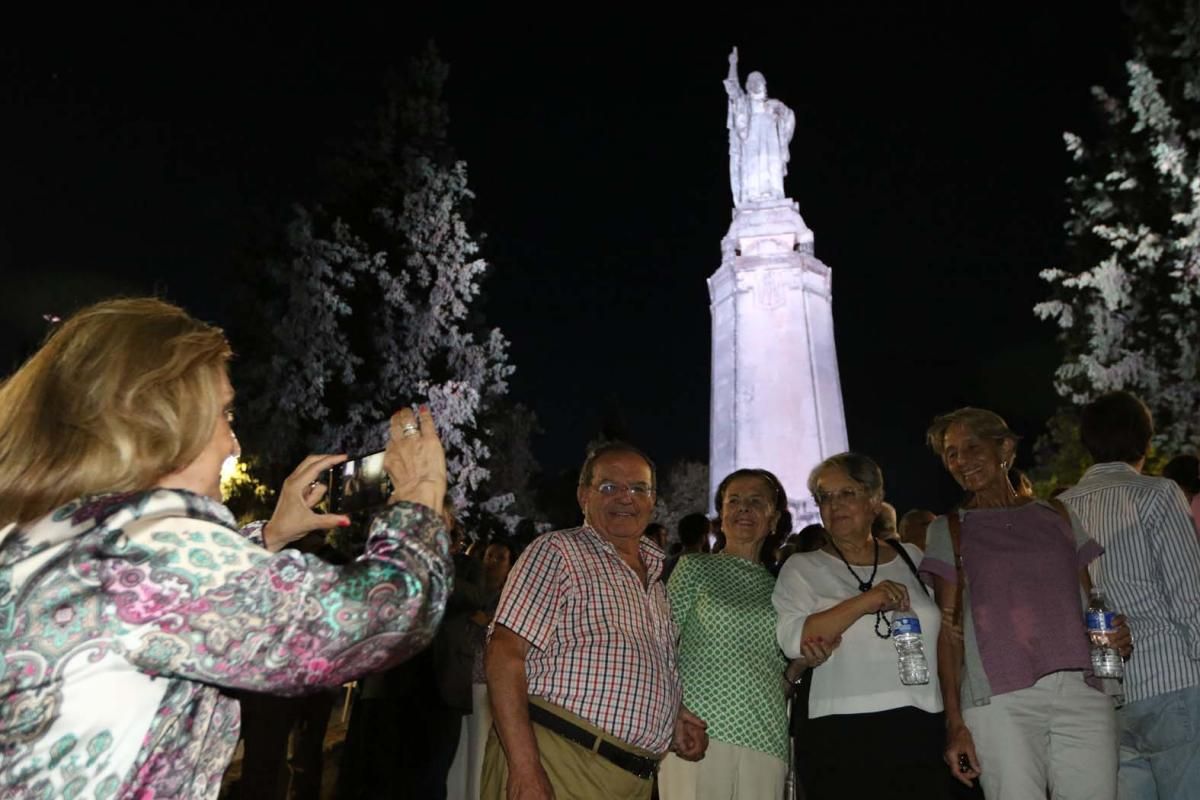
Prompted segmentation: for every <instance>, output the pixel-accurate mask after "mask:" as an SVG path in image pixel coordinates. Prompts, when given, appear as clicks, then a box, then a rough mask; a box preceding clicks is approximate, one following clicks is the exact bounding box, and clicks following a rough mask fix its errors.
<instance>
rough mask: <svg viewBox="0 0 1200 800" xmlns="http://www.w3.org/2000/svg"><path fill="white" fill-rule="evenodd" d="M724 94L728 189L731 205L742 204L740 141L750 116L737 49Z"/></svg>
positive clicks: (732, 55) (730, 62) (733, 56)
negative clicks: (727, 134)
mask: <svg viewBox="0 0 1200 800" xmlns="http://www.w3.org/2000/svg"><path fill="white" fill-rule="evenodd" d="M725 94H726V95H727V96H728V97H729V103H728V108H727V110H726V113H725V127H726V128H728V129H729V189H730V191H731V192H733V204H734V205H735V206H740V205H741V204H742V139H744V138H745V137H746V127H747V123H748V122H749V119H750V116H749V114H748V111H747V107H746V93H745V92H743V91H742V85H741V79H740V78H739V77H738V51H737V47H734V48H733V50H732V51H731V52H730V53H729V74H728V75H726V76H725Z"/></svg>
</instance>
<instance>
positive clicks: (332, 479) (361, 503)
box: [329, 450, 392, 514]
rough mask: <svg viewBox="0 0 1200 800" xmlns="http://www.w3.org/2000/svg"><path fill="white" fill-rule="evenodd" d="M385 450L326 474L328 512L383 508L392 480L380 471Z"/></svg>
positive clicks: (336, 467)
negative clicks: (327, 476)
mask: <svg viewBox="0 0 1200 800" xmlns="http://www.w3.org/2000/svg"><path fill="white" fill-rule="evenodd" d="M384 456H385V451H383V450H380V451H379V452H377V453H371V454H369V455H365V456H359V457H357V458H352V459H350V460H348V461H345V462H343V463H341V464H339V465H337V466H335V467H334V468H333V469H332V470H330V472H329V510H330V511H332V512H333V513H335V514H355V513H358V512H360V511H370V510H372V509H376V508H380V507H382V506H385V505H387V503H388V498H390V497H391V494H392V481H391V478H390V477H389V476H388V474H387V471H386V470H384V468H383V461H384Z"/></svg>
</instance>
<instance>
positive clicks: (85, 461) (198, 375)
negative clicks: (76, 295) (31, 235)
mask: <svg viewBox="0 0 1200 800" xmlns="http://www.w3.org/2000/svg"><path fill="white" fill-rule="evenodd" d="M230 356H231V352H230V349H229V344H228V342H227V341H226V340H225V335H224V333H222V331H221V330H220V329H219V328H216V327H213V326H211V325H207V324H205V323H203V322H200V321H198V320H196V319H193V318H192V317H190V316H189V315H188V314H187V312H185V311H184V310H183V309H181V308H178V307H176V306H173V305H171V304H169V303H166V302H164V301H162V300H157V299H154V298H130V299H119V300H106V301H104V302H101V303H97V304H96V305H93V306H90V307H89V308H85V309H83V310H82V311H80V312H78V313H77V314H75V315H74V316H72V317H71V318H70V319H68V320H66V321H65V322H64V323H62V325H61V326H60V327H59V328H58V329H57V330H55V331H54V333H53V334H52V335H51V336H50V337H49V339H47V341H46V343H45V344H44V345H42V347H41V349H40V350H38V351H37V352H36V353H35V354H34V355H33V356H31V357H30V359H29V360H28V361H26V362H25V364H24V365H22V367H21V368H20V369H19V370H17V371H16V372H15V373H13V374H12V375H10V376H9V377H8V378H7V379H6V380H5V381H4V382H3V383H2V384H0V526H3V525H6V524H8V523H10V522H17V523H24V522H29V521H32V520H35V519H38V518H39V517H42V516H44V515H45V514H47V513H49V512H50V511H52V510H53V509H55V508H57V507H58V506H60V505H62V504H63V503H66V502H67V501H69V500H73V499H75V498H77V497H80V496H83V495H87V494H93V493H97V492H106V491H118V492H119V491H137V490H142V489H148V488H150V487H151V486H153V485H154V484H155V483H156V482H157V481H158V480H160V479H161V478H162V477H164V476H166V475H169V474H171V473H172V472H175V471H176V470H179V469H182V468H183V467H185V466H187V465H188V464H190V463H191V462H192V461H193V460H195V459H196V457H197V456H199V455H200V453H201V451H202V450H203V449H204V447H205V446H206V445H207V444H208V441H209V439H210V438H211V437H212V432H213V429H214V427H215V426H216V424H217V418H218V415H219V414H220V413H221V403H222V400H223V398H222V397H221V396H220V392H221V388H222V384H221V378H222V376H223V375H224V374H225V369H226V363H227V362H228V360H229V358H230Z"/></svg>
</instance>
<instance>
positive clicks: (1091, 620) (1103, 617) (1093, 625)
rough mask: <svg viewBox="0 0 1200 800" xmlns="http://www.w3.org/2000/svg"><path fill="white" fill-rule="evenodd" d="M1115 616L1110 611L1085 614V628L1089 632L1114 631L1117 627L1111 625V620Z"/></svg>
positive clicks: (1090, 611)
mask: <svg viewBox="0 0 1200 800" xmlns="http://www.w3.org/2000/svg"><path fill="white" fill-rule="evenodd" d="M1116 616H1117V615H1116V614H1114V613H1113V612H1111V611H1092V610H1089V611H1088V612H1087V627H1088V630H1089V631H1112V630H1116V629H1117V626H1116V625H1115V624H1114V623H1113V619H1114V618H1115V617H1116Z"/></svg>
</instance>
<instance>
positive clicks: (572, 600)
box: [495, 526, 683, 753]
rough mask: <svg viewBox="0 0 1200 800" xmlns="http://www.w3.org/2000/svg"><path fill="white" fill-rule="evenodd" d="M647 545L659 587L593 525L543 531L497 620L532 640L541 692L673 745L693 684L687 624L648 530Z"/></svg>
mask: <svg viewBox="0 0 1200 800" xmlns="http://www.w3.org/2000/svg"><path fill="white" fill-rule="evenodd" d="M640 548H641V556H642V561H643V562H644V563H645V564H646V568H647V572H648V574H649V588H646V587H645V586H643V585H642V583H641V581H640V580H639V579H638V577H637V574H636V573H635V572H634V571H633V569H631V568H630V567H629V565H628V564H626V563H625V562H624V561H622V560H621V557H620V556H619V555H617V551H616V549H615V548H614V547H613V546H612V545H611V544H609V543H608V542H607V541H606V540H605V539H604V538H603V537H602V536H600V534H599V533H597V532H596V531H595V530H594V529H592V528H591V527H589V526H584V527H582V528H572V529H569V530H561V531H553V532H551V533H547V534H545V535H543V536H540V537H538V538H537V539H536V540H534V542H533V544H531V545H530V546H529V548H528V549H526V551H525V552H524V553H523V554H522V555H521V557H520V558H519V559H518V560H517V563H516V565H515V566H514V567H513V569H512V572H511V574H510V575H509V576H508V582H507V583H506V584H505V586H504V593H503V594H502V595H501V597H500V606H499V608H497V610H496V616H495V623H497V624H500V625H503V626H504V627H506V628H508V629H509V630H511V631H513V632H514V633H516V634H517V635H518V636H520V637H522V638H523V639H525V640H526V641H528V642H529V644H530V645H531V646H530V648H529V651H528V653H527V654H526V656H525V677H526V679H527V681H528V684H529V695H530V696H531V697H532V696H537V697H541V698H543V699H545V700H548V701H549V702H551V703H554V704H556V705H559V706H562V707H563V708H565V709H567V710H569V711H571V712H573V713H575V714H578V715H579V716H581V717H583V718H584V719H586V720H588V721H589V722H591V723H592V724H593V725H595V726H596V727H598V728H601V729H602V730H604V731H607V732H608V733H610V734H612V735H613V736H615V737H616V738H618V739H620V740H622V741H624V742H627V743H629V744H631V745H634V746H636V747H641V748H644V749H646V750H649V751H651V752H654V753H664V752H666V750H667V748H668V747H669V746H670V744H671V734H672V731H673V729H674V726H675V715H676V713H677V711H678V709H679V702H680V699H681V697H682V694H683V689H682V685H681V683H680V679H679V670H678V668H677V664H676V658H675V656H676V653H675V648H676V643H677V641H678V638H679V631H678V629H677V628H676V626H675V622H674V621H673V620H672V619H671V609H670V605H669V603H668V601H667V594H666V590H665V589H664V587H663V584H662V581H660V580H659V579H658V578H659V575H661V574H662V566H663V552H662V550H660V549H659V548H658V547H657V546H656V545H654V544H652V543H651V542H649V541H647V540H646V539H642V540H641V545H640Z"/></svg>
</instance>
